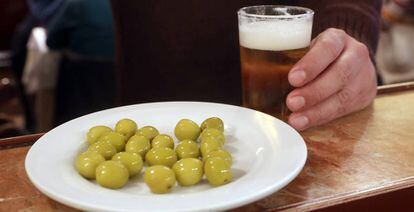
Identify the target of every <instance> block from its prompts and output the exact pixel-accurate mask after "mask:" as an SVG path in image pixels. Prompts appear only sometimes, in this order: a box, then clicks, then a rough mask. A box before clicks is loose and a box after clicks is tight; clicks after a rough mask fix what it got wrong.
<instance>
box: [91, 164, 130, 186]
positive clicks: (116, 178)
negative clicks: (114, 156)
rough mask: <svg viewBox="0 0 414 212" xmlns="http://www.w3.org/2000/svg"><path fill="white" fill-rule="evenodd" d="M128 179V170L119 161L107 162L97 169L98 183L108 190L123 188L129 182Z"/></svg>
mask: <svg viewBox="0 0 414 212" xmlns="http://www.w3.org/2000/svg"><path fill="white" fill-rule="evenodd" d="M128 178H129V173H128V169H127V168H126V167H125V165H124V164H122V163H121V162H119V161H113V160H109V161H105V162H102V163H101V164H99V166H98V167H97V168H96V182H98V184H99V185H101V186H103V187H106V188H111V189H117V188H121V187H123V186H124V185H125V184H126V183H127V182H128Z"/></svg>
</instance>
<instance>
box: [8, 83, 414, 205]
mask: <svg viewBox="0 0 414 212" xmlns="http://www.w3.org/2000/svg"><path fill="white" fill-rule="evenodd" d="M301 134H302V136H303V137H304V139H305V141H306V144H307V146H308V153H309V154H308V160H307V162H306V165H305V167H304V169H303V170H302V172H301V173H300V175H299V176H298V177H297V178H296V179H295V180H294V181H293V182H292V183H290V184H289V185H288V186H287V187H285V188H284V189H282V190H281V191H279V192H277V193H274V194H272V195H270V196H269V197H266V198H264V199H262V200H260V201H258V202H255V203H252V204H250V205H246V206H244V207H242V208H239V209H235V210H236V211H245V210H249V211H262V210H266V209H271V210H315V209H322V208H327V207H331V206H337V205H340V204H342V205H343V204H344V203H349V202H351V201H355V200H363V199H367V198H370V197H372V196H376V197H380V196H381V195H386V194H390V192H397V193H398V192H399V191H401V192H402V191H407V189H408V190H410V191H414V83H405V84H400V85H394V86H387V87H381V88H379V95H378V96H377V98H376V99H375V101H374V103H373V104H372V105H371V106H369V107H368V108H366V109H365V110H363V111H360V112H358V113H354V114H352V115H349V116H346V117H344V118H341V119H338V120H336V121H334V122H331V123H329V124H326V125H324V126H321V127H317V128H313V129H310V130H307V131H305V132H303V133H301ZM38 137H39V135H33V136H28V137H24V138H11V139H8V140H0V149H2V150H0V158H1V159H0V173H1V174H0V211H18V210H28V211H56V210H60V211H71V210H73V209H70V208H69V207H66V206H64V205H62V204H60V203H57V202H55V201H53V200H51V199H49V198H47V197H46V196H44V195H43V194H41V193H40V192H39V191H38V190H37V189H36V188H35V187H34V186H33V185H32V184H31V183H30V181H29V180H28V178H27V176H26V173H25V170H24V158H25V156H26V153H27V151H28V149H29V148H30V146H23V147H21V145H28V144H30V142H34V141H35V140H36V139H37V138H38ZM19 139H20V140H19ZM18 140H19V141H18ZM28 142H29V143H28ZM2 143H3V144H2ZM19 145H20V146H19ZM16 146H17V147H16ZM411 194H414V192H411ZM351 203H352V202H351ZM351 203H349V204H351ZM408 204H409V203H408ZM411 206H412V207H413V208H414V203H411ZM328 209H329V208H328Z"/></svg>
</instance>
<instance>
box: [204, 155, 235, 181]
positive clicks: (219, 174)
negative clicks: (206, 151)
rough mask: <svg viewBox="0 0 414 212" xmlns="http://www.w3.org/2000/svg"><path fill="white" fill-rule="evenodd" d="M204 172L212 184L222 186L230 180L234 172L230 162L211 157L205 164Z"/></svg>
mask: <svg viewBox="0 0 414 212" xmlns="http://www.w3.org/2000/svg"><path fill="white" fill-rule="evenodd" d="M204 173H205V175H206V177H207V181H208V182H209V183H210V185H212V186H220V185H223V184H226V183H228V182H230V181H231V180H232V178H233V174H232V172H231V170H230V166H229V165H228V163H227V162H226V161H225V160H224V159H222V158H218V157H215V158H209V159H207V160H206V162H205V164H204Z"/></svg>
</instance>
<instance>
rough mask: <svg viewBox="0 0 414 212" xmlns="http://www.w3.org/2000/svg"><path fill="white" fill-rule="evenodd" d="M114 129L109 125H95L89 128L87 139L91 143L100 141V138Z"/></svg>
mask: <svg viewBox="0 0 414 212" xmlns="http://www.w3.org/2000/svg"><path fill="white" fill-rule="evenodd" d="M111 131H112V129H111V128H109V127H107V126H95V127H92V128H91V129H89V131H88V133H87V134H86V140H87V141H88V142H89V144H93V143H95V142H97V141H98V138H99V137H101V136H102V135H103V134H106V133H108V132H111Z"/></svg>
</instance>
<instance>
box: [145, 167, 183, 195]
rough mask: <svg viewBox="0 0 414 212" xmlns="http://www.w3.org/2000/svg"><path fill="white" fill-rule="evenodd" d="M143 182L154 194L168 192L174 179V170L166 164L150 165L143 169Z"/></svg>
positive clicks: (173, 183)
mask: <svg viewBox="0 0 414 212" xmlns="http://www.w3.org/2000/svg"><path fill="white" fill-rule="evenodd" d="M144 182H145V183H146V184H147V186H148V187H149V188H150V190H151V192H153V193H156V194H164V193H168V192H169V191H170V190H171V188H172V187H174V185H175V182H176V179H175V174H174V172H173V171H172V170H171V169H170V168H169V167H166V166H161V165H157V166H151V167H149V168H147V169H146V170H145V173H144Z"/></svg>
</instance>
